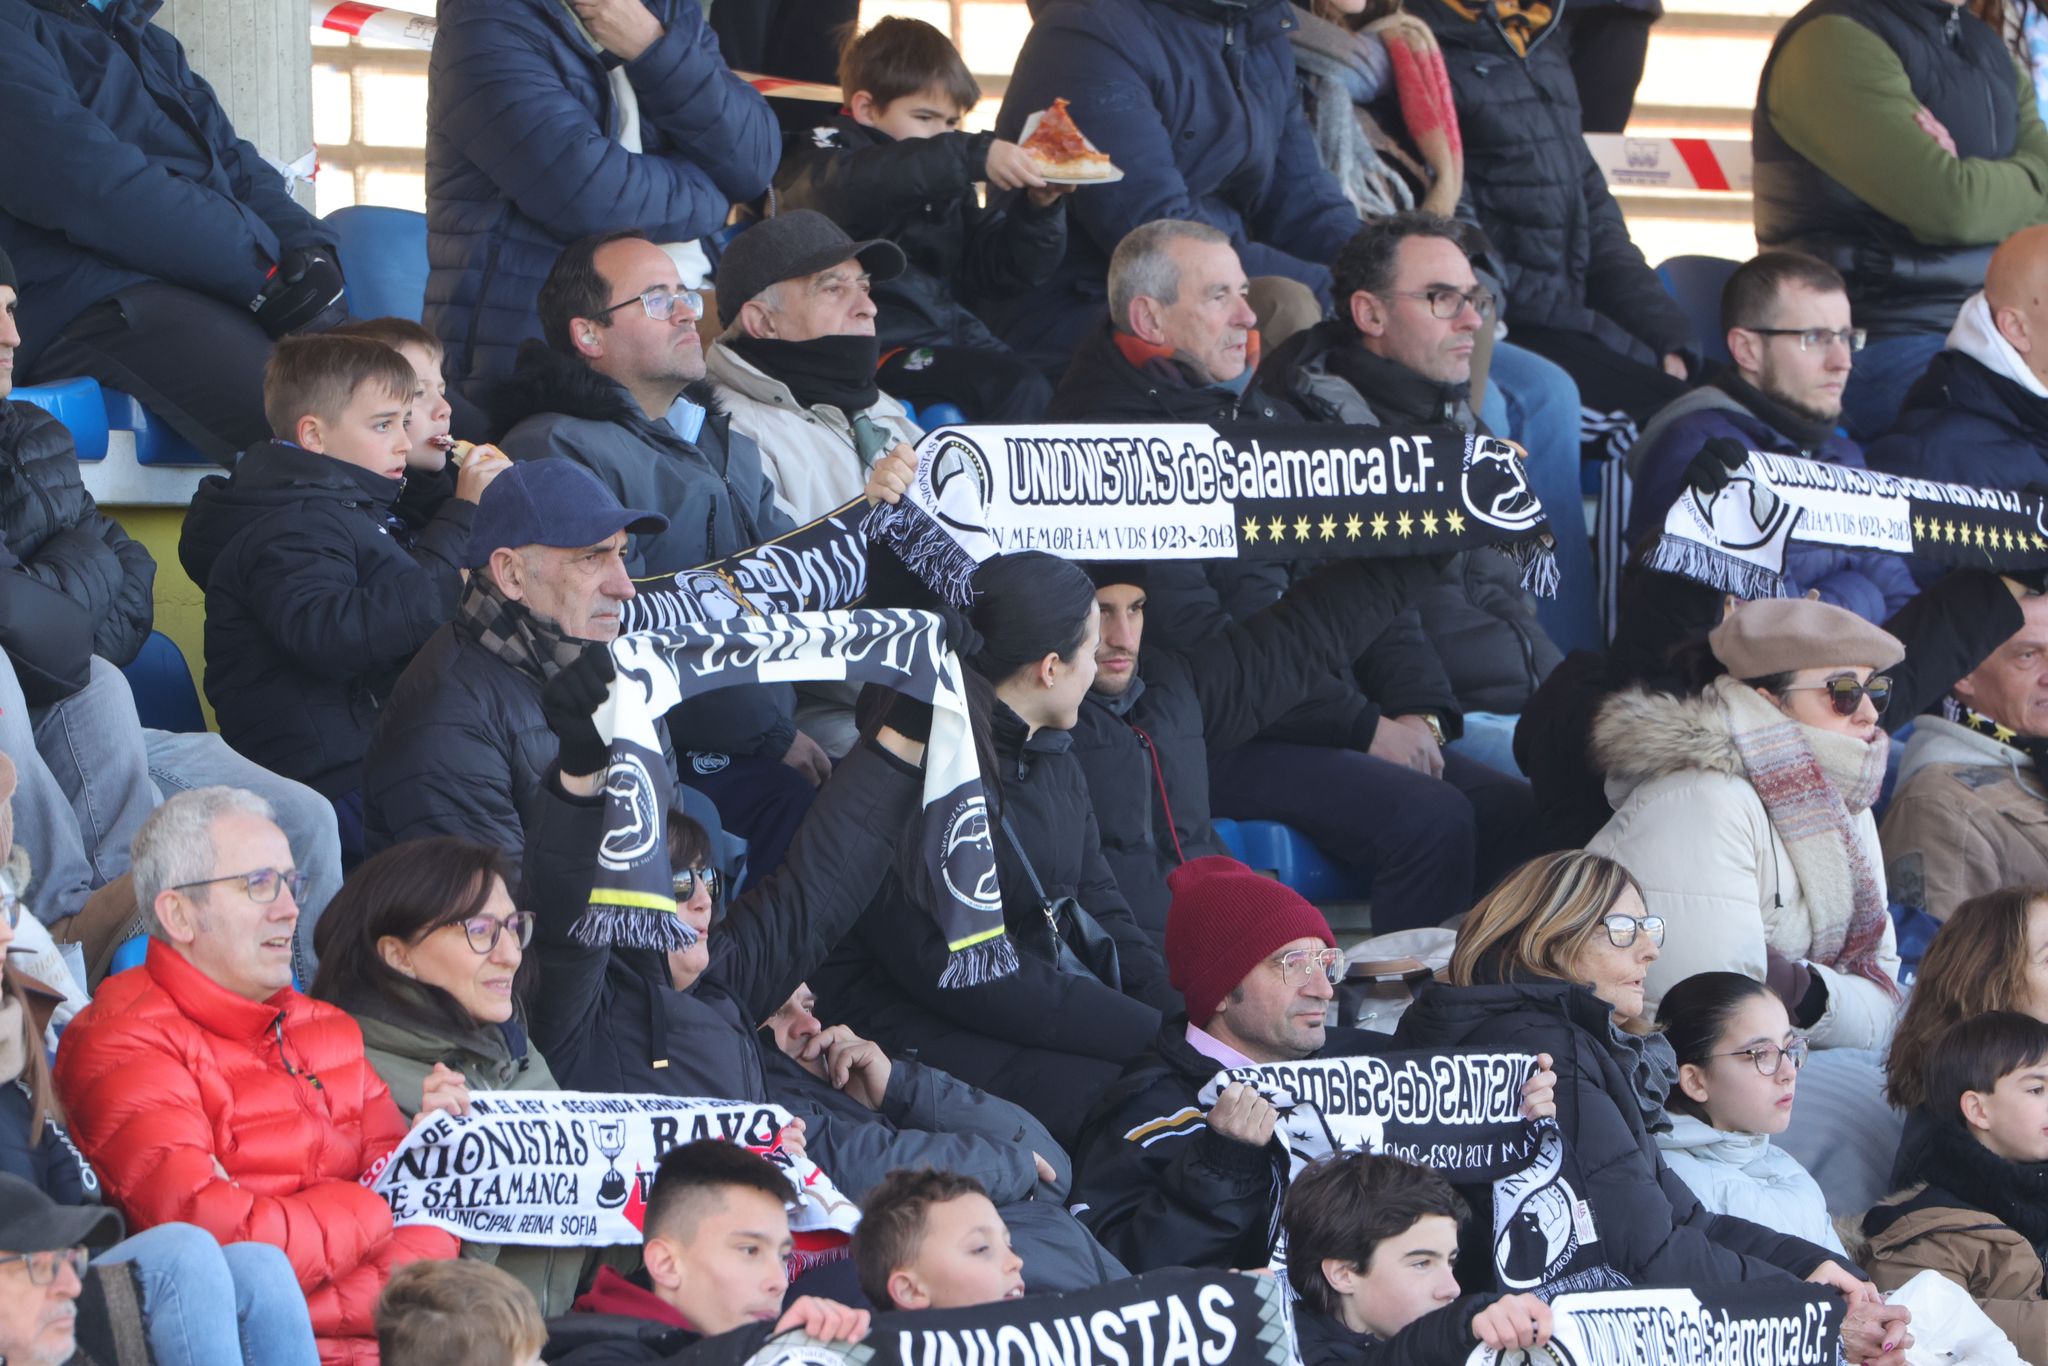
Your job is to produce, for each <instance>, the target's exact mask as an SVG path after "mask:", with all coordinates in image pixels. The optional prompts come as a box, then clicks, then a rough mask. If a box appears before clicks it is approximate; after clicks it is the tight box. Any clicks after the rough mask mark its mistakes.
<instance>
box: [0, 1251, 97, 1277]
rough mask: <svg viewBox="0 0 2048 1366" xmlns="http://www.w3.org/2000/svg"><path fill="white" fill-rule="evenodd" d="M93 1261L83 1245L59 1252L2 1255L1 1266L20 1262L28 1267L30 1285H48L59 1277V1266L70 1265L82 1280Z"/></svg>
mask: <svg viewBox="0 0 2048 1366" xmlns="http://www.w3.org/2000/svg"><path fill="white" fill-rule="evenodd" d="M91 1261H92V1254H91V1253H89V1252H87V1251H86V1250H85V1249H84V1248H82V1247H67V1248H65V1249H63V1250H62V1251H59V1252H17V1253H15V1254H13V1255H12V1256H9V1257H0V1266H6V1265H8V1264H9V1263H11V1262H20V1263H22V1264H23V1265H25V1266H27V1267H28V1283H29V1284H30V1285H48V1284H50V1282H52V1281H54V1280H56V1279H57V1268H58V1267H60V1266H69V1267H70V1268H71V1274H72V1275H74V1276H77V1277H78V1278H79V1279H80V1280H83V1279H84V1278H85V1268H86V1266H87V1264H88V1263H90V1262H91Z"/></svg>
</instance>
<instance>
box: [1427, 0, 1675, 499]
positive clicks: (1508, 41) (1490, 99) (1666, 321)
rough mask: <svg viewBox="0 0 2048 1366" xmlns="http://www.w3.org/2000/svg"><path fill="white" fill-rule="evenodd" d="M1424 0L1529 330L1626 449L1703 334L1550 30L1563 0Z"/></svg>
mask: <svg viewBox="0 0 2048 1366" xmlns="http://www.w3.org/2000/svg"><path fill="white" fill-rule="evenodd" d="M1411 9H1412V12H1413V13H1414V14H1415V15H1416V17H1418V18H1420V19H1422V20H1423V21H1424V22H1426V23H1427V24H1428V25H1429V27H1430V29H1431V30H1432V31H1433V32H1435V34H1436V38H1437V42H1438V43H1439V44H1441V45H1442V48H1443V54H1444V62H1445V65H1446V66H1447V67H1448V68H1449V71H1450V79H1451V93H1452V95H1453V97H1454V98H1455V100H1456V102H1457V107H1458V128H1459V133H1460V135H1461V136H1462V137H1463V139H1464V143H1465V185H1466V192H1467V194H1468V195H1469V197H1470V199H1471V204H1472V210H1473V212H1474V214H1475V215H1476V217H1477V218H1478V220H1479V225H1480V227H1481V228H1483V229H1485V231H1486V235H1487V237H1488V239H1490V240H1491V241H1492V243H1493V244H1494V246H1495V247H1496V248H1498V249H1499V251H1500V253H1501V256H1502V258H1503V259H1502V267H1503V269H1504V271H1505V284H1506V286H1507V304H1508V306H1507V310H1506V311H1507V313H1508V316H1509V317H1510V318H1511V319H1512V320H1513V322H1512V326H1513V329H1514V337H1515V340H1516V342H1517V344H1519V345H1521V346H1523V347H1526V348H1528V349H1529V350H1531V351H1534V352H1536V354H1538V355H1540V356H1544V357H1547V358H1548V359H1550V360H1552V361H1555V362H1556V363H1557V364H1559V365H1561V366H1563V367H1564V368H1565V369H1566V370H1567V371H1569V372H1570V373H1571V377H1572V379H1573V380H1575V381H1576V382H1577V383H1578V387H1579V396H1580V400H1581V404H1582V406H1583V412H1584V416H1583V418H1582V420H1581V425H1580V441H1581V451H1582V453H1583V455H1584V456H1585V458H1587V459H1589V460H1599V459H1605V458H1608V457H1610V456H1616V455H1620V454H1622V453H1624V452H1625V451H1626V450H1627V449H1628V446H1629V443H1630V442H1631V441H1633V440H1634V438H1635V431H1636V428H1637V427H1638V426H1639V425H1640V424H1641V423H1642V422H1644V421H1645V420H1647V419H1648V418H1649V416H1650V415H1651V414H1652V413H1654V412H1656V411H1657V410H1658V409H1659V408H1661V407H1663V406H1664V405H1665V404H1666V403H1668V402H1670V401H1671V400H1672V399H1673V398H1676V397H1677V396H1678V394H1679V393H1680V392H1681V391H1682V390H1683V389H1684V387H1685V383H1686V381H1687V379H1688V378H1690V377H1691V375H1692V374H1693V372H1694V371H1696V370H1697V369H1698V368H1699V343H1698V341H1697V339H1696V338H1695V337H1694V336H1693V334H1692V326H1691V324H1690V323H1689V322H1687V320H1686V316H1685V313H1684V312H1683V310H1681V309H1680V308H1679V307H1678V305H1677V303H1676V302H1674V301H1673V299H1672V298H1671V296H1670V295H1669V294H1667V293H1665V291H1664V286H1663V285H1662V284H1661V283H1660V282H1659V281H1658V279H1657V275H1656V272H1654V271H1652V270H1651V269H1650V267H1649V265H1648V264H1647V263H1646V262H1645V261H1644V260H1643V253H1642V252H1641V251H1640V250H1638V249H1637V247H1636V245H1635V243H1634V242H1632V241H1630V240H1629V235H1628V225H1627V224H1626V223H1625V222H1624V221H1623V220H1622V216H1621V209H1620V207H1619V206H1618V205H1616V204H1615V202H1614V197H1613V196H1612V195H1611V194H1609V193H1608V192H1607V182H1606V180H1605V178H1604V177H1603V176H1602V175H1601V173H1600V169H1599V167H1597V166H1595V165H1594V164H1593V157H1592V154H1591V153H1590V152H1588V151H1587V150H1586V140H1585V138H1584V137H1583V136H1581V133H1580V123H1581V118H1582V115H1581V111H1580V105H1579V95H1578V90H1577V88H1576V85H1575V82H1574V78H1573V74H1572V70H1571V64H1570V61H1569V59H1568V58H1567V57H1566V55H1565V53H1564V51H1563V48H1562V46H1561V45H1560V44H1558V43H1555V42H1550V41H1547V40H1548V39H1549V38H1550V37H1551V36H1552V35H1551V34H1550V29H1551V28H1552V27H1553V26H1554V25H1555V24H1556V23H1557V15H1558V13H1559V9H1558V8H1553V7H1550V6H1522V5H1508V4H1467V3H1464V2H1463V0H1415V3H1414V4H1413V5H1412V6H1411ZM1544 501H1545V504H1546V505H1547V506H1554V504H1552V503H1551V502H1550V500H1549V499H1545V500H1544Z"/></svg>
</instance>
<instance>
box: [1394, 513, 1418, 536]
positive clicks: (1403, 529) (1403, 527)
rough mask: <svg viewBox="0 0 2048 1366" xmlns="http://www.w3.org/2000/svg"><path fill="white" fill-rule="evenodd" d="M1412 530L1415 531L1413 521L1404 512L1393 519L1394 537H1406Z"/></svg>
mask: <svg viewBox="0 0 2048 1366" xmlns="http://www.w3.org/2000/svg"><path fill="white" fill-rule="evenodd" d="M1413 530H1415V520H1414V518H1412V517H1410V516H1409V515H1408V514H1407V513H1405V512H1404V513H1402V514H1401V515H1400V516H1398V517H1396V518H1395V519H1394V534H1395V535H1396V536H1406V535H1407V534H1408V533H1409V532H1411V531H1413Z"/></svg>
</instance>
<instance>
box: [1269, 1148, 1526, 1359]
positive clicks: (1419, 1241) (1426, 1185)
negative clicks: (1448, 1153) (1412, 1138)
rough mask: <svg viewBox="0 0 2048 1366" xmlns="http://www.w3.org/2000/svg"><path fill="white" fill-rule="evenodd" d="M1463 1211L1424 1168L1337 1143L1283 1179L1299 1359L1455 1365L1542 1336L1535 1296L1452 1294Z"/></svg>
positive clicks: (1446, 1186) (1455, 1286) (1442, 1182)
mask: <svg viewBox="0 0 2048 1366" xmlns="http://www.w3.org/2000/svg"><path fill="white" fill-rule="evenodd" d="M1468 1214H1469V1211H1468V1210H1467V1208H1466V1206H1465V1202H1464V1200H1463V1199H1461V1198H1460V1197H1459V1195H1458V1193H1457V1192H1456V1191H1454V1190H1452V1189H1451V1186H1450V1183H1449V1182H1447V1181H1445V1180H1444V1179H1443V1177H1441V1176H1439V1175H1437V1174H1436V1173H1435V1172H1433V1171H1430V1170H1429V1169H1428V1168H1426V1167H1417V1166H1414V1165H1412V1164H1410V1163H1407V1162H1403V1161H1401V1160H1400V1159H1399V1158H1394V1157H1386V1156H1383V1155H1381V1154H1378V1153H1363V1152H1359V1153H1344V1154H1342V1155H1340V1156H1338V1157H1333V1158H1331V1159H1330V1160H1329V1161H1327V1162H1323V1163H1321V1164H1319V1165H1317V1166H1314V1167H1311V1168H1309V1169H1308V1170H1307V1171H1305V1172H1303V1173H1302V1174H1301V1175H1300V1176H1299V1177H1297V1178H1296V1179H1295V1181H1294V1184H1293V1185H1292V1186H1290V1187H1289V1188H1288V1191H1287V1204H1286V1206H1285V1208H1284V1211H1283V1213H1282V1214H1281V1220H1282V1224H1283V1226H1284V1227H1285V1228H1286V1230H1287V1279H1288V1281H1289V1283H1291V1284H1292V1285H1293V1286H1294V1289H1295V1293H1297V1294H1299V1295H1300V1296H1301V1299H1300V1301H1299V1302H1298V1303H1297V1304H1296V1305H1295V1307H1294V1328H1295V1336H1296V1338H1297V1340H1298V1342H1299V1346H1300V1350H1301V1359H1302V1362H1303V1366H1462V1363H1464V1362H1465V1361H1466V1360H1467V1359H1468V1358H1469V1357H1470V1356H1471V1355H1472V1351H1473V1349H1474V1348H1475V1347H1482V1346H1484V1347H1490V1348H1493V1349H1494V1350H1495V1351H1501V1350H1505V1349H1509V1348H1516V1347H1540V1346H1542V1345H1543V1344H1544V1343H1546V1342H1548V1341H1550V1306H1549V1305H1547V1304H1545V1303H1544V1302H1543V1301H1541V1300H1539V1299H1537V1298H1536V1297H1535V1296H1534V1295H1460V1294H1459V1293H1458V1278H1457V1277H1456V1276H1455V1275H1454V1274H1453V1268H1454V1267H1455V1266H1456V1265H1457V1261H1458V1226H1459V1225H1460V1224H1462V1223H1463V1222H1464V1221H1465V1219H1466V1217H1467V1215H1468Z"/></svg>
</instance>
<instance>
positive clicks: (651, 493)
mask: <svg viewBox="0 0 2048 1366" xmlns="http://www.w3.org/2000/svg"><path fill="white" fill-rule="evenodd" d="M613 281H616V282H617V283H616V284H614V283H613ZM614 299H616V300H617V302H616V303H615V302H614ZM701 306H702V303H701V299H700V297H699V296H698V295H697V294H695V293H694V292H693V291H690V290H685V289H683V288H682V287H681V282H680V279H679V277H678V276H677V274H676V268H675V263H674V262H673V261H671V260H670V259H669V258H668V256H667V254H666V253H664V252H663V251H662V250H661V249H660V248H658V247H656V246H655V245H654V244H653V243H651V242H649V241H648V240H647V239H646V238H644V237H642V236H640V235H639V234H637V233H631V232H627V233H612V234H605V235H603V236H599V237H586V238H583V239H582V240H580V241H577V242H574V243H572V244H571V245H570V246H569V248H568V249H567V250H566V251H564V252H563V253H562V255H561V257H560V259H558V260H557V261H556V262H555V266H554V269H553V270H551V271H549V272H548V278H547V283H546V284H545V285H544V286H542V298H541V305H540V310H541V323H542V328H543V330H544V332H545V334H546V337H547V342H546V344H545V345H543V344H542V343H540V342H528V343H527V344H526V345H525V346H524V347H522V348H521V350H520V354H519V365H518V368H517V369H516V370H515V371H514V373H513V378H512V380H511V381H510V382H508V383H506V384H505V385H503V386H501V388H500V390H499V396H500V401H499V404H498V408H497V418H498V422H499V424H500V425H501V426H503V427H505V428H507V431H506V433H505V437H504V441H503V445H504V447H505V450H506V452H507V453H508V454H509V455H511V456H512V458H513V459H515V460H520V461H530V460H538V459H541V458H543V457H546V456H562V457H566V458H567V459H569V460H572V461H574V462H576V463H577V464H579V465H582V466H584V467H585V468H587V469H589V470H590V472H591V473H592V474H594V475H596V476H597V478H598V480H599V481H600V482H601V483H603V484H604V486H605V487H606V488H607V489H609V490H611V492H612V493H613V494H614V495H616V496H617V497H618V499H619V500H620V501H621V502H624V503H626V504H628V505H629V506H634V507H650V508H666V509H667V510H668V519H669V520H668V525H667V528H666V529H665V530H662V531H659V532H654V533H651V534H648V535H646V536H643V537H642V538H641V539H640V540H639V541H638V542H637V543H636V544H635V545H634V546H633V547H632V549H631V551H630V552H629V553H628V555H627V557H626V572H627V573H628V574H630V575H632V576H634V577H647V576H649V575H654V574H664V573H670V572H673V571H675V570H678V569H688V568H690V567H691V566H693V565H698V564H703V563H705V562H707V561H709V560H714V559H718V558H720V557H722V556H726V555H730V554H732V553H734V552H735V551H738V550H743V549H745V548H746V547H748V546H750V545H756V544H758V543H760V542H761V541H765V540H768V539H770V538H771V537H774V536H779V535H781V534H782V533H783V532H785V531H788V530H790V529H791V525H792V524H791V522H790V521H789V519H788V518H787V517H785V516H783V514H782V512H781V510H780V509H778V508H777V507H775V505H774V503H773V502H772V498H773V494H774V487H773V485H772V484H770V483H769V481H768V480H767V479H766V478H765V477H764V476H763V474H762V469H761V455H760V451H759V450H758V449H757V448H756V447H755V445H754V443H753V441H752V439H751V438H749V437H747V436H746V435H744V434H741V433H737V432H734V431H731V430H730V429H729V426H728V423H727V420H726V418H725V415H724V414H723V413H720V412H717V411H715V409H716V407H717V405H716V403H715V402H714V400H713V399H712V397H711V392H710V389H709V386H707V385H705V384H704V383H702V381H703V378H704V358H703V353H702V351H701V349H700V346H701V343H700V342H699V341H698V339H697V329H696V325H695V324H696V318H697V313H698V311H699V309H700V308H701ZM793 707H794V698H793V696H792V694H791V692H790V689H789V686H788V685H787V684H764V685H758V686H752V687H740V688H725V689H721V690H719V691H718V692H716V693H714V694H712V695H710V696H709V697H705V698H702V699H698V700H694V701H692V702H690V703H689V704H688V705H686V706H683V707H680V708H678V709H677V710H676V713H675V715H674V716H673V717H672V718H671V725H672V727H673V728H675V729H678V730H680V732H681V734H680V738H679V740H678V743H679V745H680V747H681V748H682V749H684V750H687V751H692V752H694V753H695V754H696V755H698V756H701V762H694V763H693V764H692V765H691V768H692V774H691V783H692V786H694V787H696V788H697V790H699V791H700V792H702V793H703V794H704V795H705V796H707V797H709V798H710V799H711V800H712V801H713V802H715V803H717V804H718V807H719V810H720V814H721V816H722V817H723V818H724V820H725V821H726V823H727V824H728V825H730V826H731V827H732V828H733V829H734V830H736V831H738V832H739V833H741V834H743V835H745V836H746V837H747V839H748V840H749V842H750V844H751V846H752V855H753V857H752V867H753V871H754V874H755V876H757V877H765V876H767V875H768V874H769V873H771V872H773V871H774V869H775V865H776V864H778V863H779V862H781V859H782V851H783V850H784V849H785V848H787V847H788V845H789V838H790V835H791V833H792V832H793V831H794V830H795V829H796V825H797V822H799V821H801V820H802V819H803V815H804V811H805V809H806V808H807V807H809V805H810V796H811V789H812V788H814V787H816V786H817V784H818V782H819V781H820V780H821V779H822V778H823V776H824V773H825V772H826V770H827V767H828V765H827V762H826V759H825V756H824V754H823V752H822V751H821V750H819V748H818V746H817V744H816V743H815V742H814V741H813V740H812V739H811V738H810V737H809V736H807V735H805V734H804V733H803V732H802V731H800V730H798V729H797V728H796V724H795V722H794V721H793V720H792V716H791V713H792V710H793ZM728 757H729V759H730V762H726V760H727V759H728Z"/></svg>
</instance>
